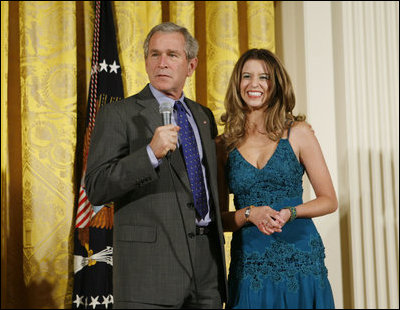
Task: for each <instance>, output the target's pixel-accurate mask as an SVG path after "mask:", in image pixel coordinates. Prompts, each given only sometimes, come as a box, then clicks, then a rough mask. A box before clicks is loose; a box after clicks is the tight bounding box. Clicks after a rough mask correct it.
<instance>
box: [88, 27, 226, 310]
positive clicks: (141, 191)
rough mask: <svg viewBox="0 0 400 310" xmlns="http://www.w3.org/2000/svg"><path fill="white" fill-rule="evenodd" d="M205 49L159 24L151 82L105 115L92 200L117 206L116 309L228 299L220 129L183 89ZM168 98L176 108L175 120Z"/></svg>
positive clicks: (95, 146) (93, 149) (92, 163)
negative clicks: (164, 112) (165, 108)
mask: <svg viewBox="0 0 400 310" xmlns="http://www.w3.org/2000/svg"><path fill="white" fill-rule="evenodd" d="M197 52H198V43H197V41H196V39H194V38H193V37H192V36H191V35H190V33H189V32H188V31H187V29H186V28H183V27H180V26H178V25H175V24H173V23H163V24H160V25H157V26H155V27H154V28H153V29H152V30H151V31H150V33H149V34H148V36H147V38H146V41H145V43H144V54H145V62H146V72H147V74H148V76H149V80H150V84H147V86H146V87H145V88H144V89H143V90H142V91H141V92H139V93H138V94H136V95H134V96H132V97H129V98H126V99H124V100H122V101H120V102H118V103H113V104H108V105H105V106H103V107H102V108H101V110H100V111H99V113H98V116H97V118H96V126H95V128H94V131H93V134H92V139H91V146H90V153H89V157H88V164H87V170H86V178H85V183H86V190H87V193H88V196H89V200H90V201H91V203H92V204H94V205H102V204H104V203H108V202H110V201H114V204H115V215H114V253H113V260H114V270H113V272H114V273H113V283H114V307H115V308H143V309H145V308H153V309H154V308H198V309H199V308H214V309H215V308H222V303H223V302H224V301H226V292H227V289H226V270H225V254H224V237H223V229H222V224H221V217H220V211H219V207H218V193H217V176H216V173H217V160H216V150H215V143H214V138H215V137H216V135H217V127H216V124H215V120H214V116H213V114H212V112H211V111H210V110H209V109H208V108H206V107H204V106H202V105H200V104H198V103H196V102H194V101H192V100H190V99H188V98H186V97H185V96H184V94H183V87H184V84H185V81H186V78H187V77H189V76H191V75H192V73H193V72H194V70H195V69H196V66H197ZM165 103H169V104H171V105H174V106H175V110H173V112H172V121H171V124H167V125H165V124H163V121H162V117H161V115H160V112H159V107H160V105H161V104H165ZM177 125H179V126H177ZM190 141H192V142H190ZM193 158H195V159H193ZM194 162H195V163H194ZM194 180H195V181H194Z"/></svg>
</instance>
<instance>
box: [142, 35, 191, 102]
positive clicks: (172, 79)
mask: <svg viewBox="0 0 400 310" xmlns="http://www.w3.org/2000/svg"><path fill="white" fill-rule="evenodd" d="M184 47H185V38H184V36H183V34H181V33H180V32H160V31H159V32H156V33H155V34H154V35H153V36H152V37H151V39H150V42H149V53H148V55H147V58H146V60H145V62H146V72H147V75H148V76H149V80H150V83H151V85H153V86H154V87H155V88H156V89H158V90H159V91H161V92H163V93H164V94H166V95H167V96H168V97H171V98H173V99H179V98H180V97H181V95H182V90H183V87H184V86H185V81H186V78H187V77H189V76H191V75H192V73H193V72H194V70H195V69H196V66H197V58H194V59H191V60H188V59H187V57H186V53H185V49H184Z"/></svg>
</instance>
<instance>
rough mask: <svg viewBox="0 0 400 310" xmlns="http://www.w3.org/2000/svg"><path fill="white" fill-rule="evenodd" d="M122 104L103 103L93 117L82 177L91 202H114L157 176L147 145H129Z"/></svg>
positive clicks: (129, 136) (97, 203)
mask: <svg viewBox="0 0 400 310" xmlns="http://www.w3.org/2000/svg"><path fill="white" fill-rule="evenodd" d="M122 105H123V103H122V104H121V103H116V104H108V105H105V106H103V107H102V108H101V109H100V111H99V112H98V115H97V117H96V123H95V128H94V130H93V133H92V137H91V143H90V150H89V156H88V161H87V169H86V176H85V187H86V192H87V195H88V197H89V201H90V202H91V203H92V204H93V205H102V204H105V203H109V202H111V201H116V200H118V199H120V198H122V197H123V196H124V195H125V194H127V193H128V192H131V191H134V190H135V189H137V188H139V187H141V186H144V185H145V184H147V183H149V182H152V181H154V180H155V179H157V178H158V175H157V173H156V171H155V169H154V168H153V166H152V165H151V162H150V159H149V156H148V154H147V151H146V146H142V147H140V148H137V149H135V148H132V146H131V145H130V143H133V142H132V141H130V139H131V135H132V133H129V134H128V126H127V125H128V124H127V122H128V118H127V113H125V112H124V108H123V106H122ZM132 149H133V150H134V151H132Z"/></svg>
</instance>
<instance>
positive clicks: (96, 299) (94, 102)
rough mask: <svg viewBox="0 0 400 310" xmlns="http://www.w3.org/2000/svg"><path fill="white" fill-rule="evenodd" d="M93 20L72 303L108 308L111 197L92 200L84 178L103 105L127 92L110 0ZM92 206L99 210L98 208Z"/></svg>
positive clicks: (110, 294) (110, 302)
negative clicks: (103, 202)
mask: <svg viewBox="0 0 400 310" xmlns="http://www.w3.org/2000/svg"><path fill="white" fill-rule="evenodd" d="M94 3H95V21H94V35H93V51H92V67H91V77H90V86H89V99H88V104H87V112H86V130H85V137H84V146H83V158H82V176H81V184H80V190H79V198H78V206H77V210H76V218H75V232H74V288H73V295H72V307H73V308H81V309H91V308H93V309H94V308H98V309H108V308H112V305H113V292H112V253H113V246H112V245H113V239H112V234H113V215H114V208H113V204H112V202H110V204H107V205H105V206H93V205H92V204H91V203H90V201H89V199H88V197H87V195H86V190H85V184H84V177H85V172H86V161H87V156H88V153H89V147H90V135H91V132H92V130H93V128H94V126H95V119H96V113H97V111H98V109H100V108H101V106H102V105H104V104H108V103H109V102H112V101H117V100H120V99H122V98H123V97H124V93H123V86H122V76H121V67H120V62H119V57H118V49H117V40H116V35H115V27H114V20H113V13H112V7H111V5H112V2H111V1H94ZM94 209H96V211H98V212H94Z"/></svg>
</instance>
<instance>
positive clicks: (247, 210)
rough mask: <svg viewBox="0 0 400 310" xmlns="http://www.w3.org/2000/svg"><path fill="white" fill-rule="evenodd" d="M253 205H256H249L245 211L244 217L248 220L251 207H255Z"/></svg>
mask: <svg viewBox="0 0 400 310" xmlns="http://www.w3.org/2000/svg"><path fill="white" fill-rule="evenodd" d="M253 207H254V206H250V207H247V209H246V211H244V217H245V218H246V222H248V221H249V217H250V211H251V208H253Z"/></svg>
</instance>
